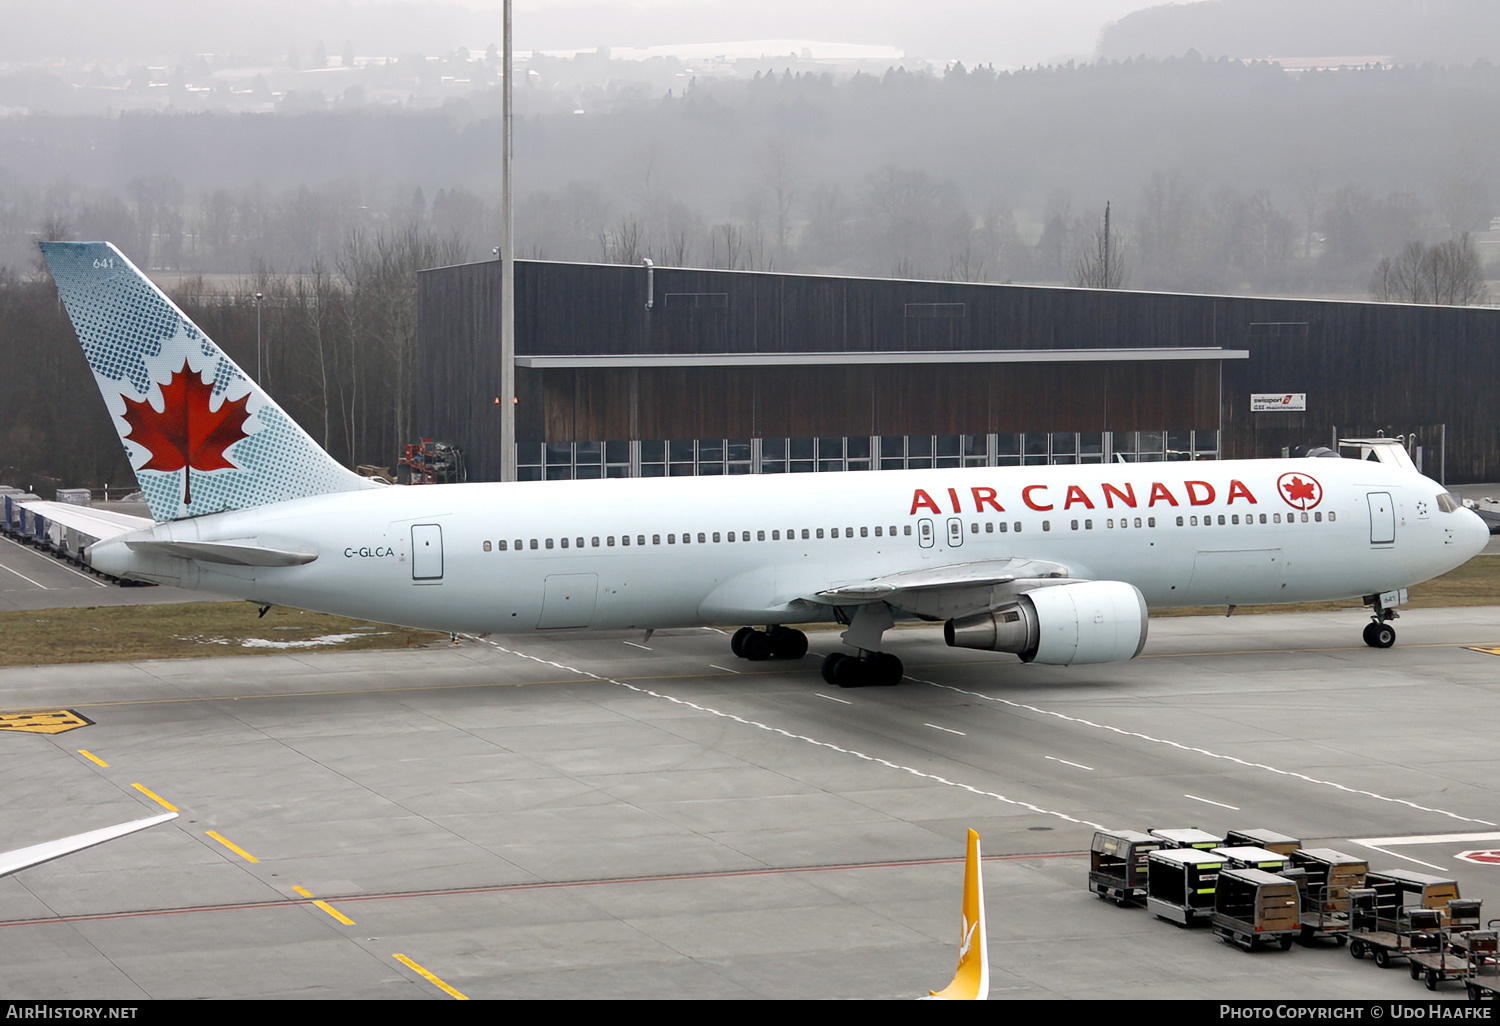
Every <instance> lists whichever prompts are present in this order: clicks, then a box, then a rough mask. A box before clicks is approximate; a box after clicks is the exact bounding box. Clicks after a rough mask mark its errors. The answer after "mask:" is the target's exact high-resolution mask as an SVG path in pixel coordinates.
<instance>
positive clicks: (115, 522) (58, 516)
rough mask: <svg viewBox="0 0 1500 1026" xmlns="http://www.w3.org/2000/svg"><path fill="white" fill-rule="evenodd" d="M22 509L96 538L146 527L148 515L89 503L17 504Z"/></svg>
mask: <svg viewBox="0 0 1500 1026" xmlns="http://www.w3.org/2000/svg"><path fill="white" fill-rule="evenodd" d="M21 505H22V506H24V507H25V508H27V509H29V510H31V511H33V512H35V513H38V514H40V515H41V516H44V517H46V518H47V519H48V520H51V521H52V522H54V523H58V524H62V525H63V526H64V527H71V528H73V529H74V530H75V531H81V532H83V533H84V534H86V535H88V536H89V537H90V538H93V539H95V540H97V541H103V540H104V539H105V538H114V537H116V536H117V535H122V534H129V533H130V532H131V531H139V530H141V529H143V528H147V527H150V526H151V525H152V523H153V521H152V520H151V519H150V518H149V517H134V516H131V515H130V514H129V513H117V512H115V511H114V510H112V509H96V508H95V507H93V506H78V505H75V504H73V503H71V502H46V501H43V500H35V501H31V502H23V503H21Z"/></svg>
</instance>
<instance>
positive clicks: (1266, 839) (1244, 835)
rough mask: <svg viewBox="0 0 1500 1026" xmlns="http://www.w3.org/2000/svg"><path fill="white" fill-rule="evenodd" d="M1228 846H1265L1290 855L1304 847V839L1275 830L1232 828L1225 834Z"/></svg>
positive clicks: (1267, 849) (1267, 848) (1277, 852)
mask: <svg viewBox="0 0 1500 1026" xmlns="http://www.w3.org/2000/svg"><path fill="white" fill-rule="evenodd" d="M1224 844H1225V846H1226V847H1252V848H1264V849H1266V851H1274V852H1275V853H1276V854H1278V855H1290V854H1291V853H1292V852H1294V851H1296V850H1297V849H1298V848H1300V847H1302V841H1301V840H1299V839H1298V838H1296V837H1291V836H1289V835H1287V834H1279V833H1277V832H1276V831H1274V830H1265V829H1256V830H1231V831H1229V833H1227V834H1225V835H1224Z"/></svg>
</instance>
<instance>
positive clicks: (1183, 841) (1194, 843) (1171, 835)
mask: <svg viewBox="0 0 1500 1026" xmlns="http://www.w3.org/2000/svg"><path fill="white" fill-rule="evenodd" d="M1146 832H1147V833H1149V834H1150V835H1151V836H1152V837H1159V838H1161V839H1162V842H1163V845H1162V846H1163V847H1165V848H1198V849H1200V850H1202V851H1212V850H1213V849H1214V848H1218V847H1220V846H1221V845H1223V843H1224V837H1223V835H1221V834H1211V833H1209V832H1208V831H1207V830H1199V829H1198V828H1197V827H1184V828H1181V829H1163V828H1161V827H1152V828H1151V829H1150V830H1148V831H1146Z"/></svg>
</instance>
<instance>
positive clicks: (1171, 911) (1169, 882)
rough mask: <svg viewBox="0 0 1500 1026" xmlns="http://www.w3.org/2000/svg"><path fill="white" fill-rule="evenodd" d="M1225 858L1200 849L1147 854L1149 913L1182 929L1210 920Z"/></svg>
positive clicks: (1171, 849)
mask: <svg viewBox="0 0 1500 1026" xmlns="http://www.w3.org/2000/svg"><path fill="white" fill-rule="evenodd" d="M1223 868H1224V859H1223V857H1222V856H1220V855H1215V854H1214V853H1213V852H1211V851H1203V850H1202V849H1200V848H1160V849H1158V850H1156V851H1153V852H1149V853H1148V854H1147V855H1146V911H1147V912H1150V913H1151V914H1152V915H1154V916H1156V917H1157V918H1158V919H1165V920H1167V921H1168V922H1171V923H1177V924H1178V925H1180V926H1191V925H1192V924H1193V923H1194V922H1196V921H1198V920H1211V919H1212V918H1213V914H1214V890H1215V887H1216V885H1217V883H1218V879H1219V871H1220V870H1221V869H1223Z"/></svg>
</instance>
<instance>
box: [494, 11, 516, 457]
mask: <svg viewBox="0 0 1500 1026" xmlns="http://www.w3.org/2000/svg"><path fill="white" fill-rule="evenodd" d="M510 3H511V0H505V14H504V21H505V24H504V26H503V31H502V36H503V39H502V45H501V58H500V65H501V72H502V74H503V75H504V76H505V77H504V79H503V81H502V84H501V92H500V105H501V111H502V113H501V126H502V127H501V131H502V134H503V136H504V140H503V142H502V143H501V147H500V165H501V168H500V204H501V206H502V207H503V209H504V213H503V215H502V219H501V233H500V234H501V238H500V394H499V396H497V399H498V401H499V404H500V480H502V481H514V480H515V479H516V255H515V249H516V247H515V220H514V211H513V206H512V203H511V192H510V164H511V141H512V133H511V102H512V98H513V91H512V89H511V85H512V83H511V78H512V72H513V71H514V69H515V54H514V52H513V51H512V48H511V39H510Z"/></svg>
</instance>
